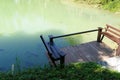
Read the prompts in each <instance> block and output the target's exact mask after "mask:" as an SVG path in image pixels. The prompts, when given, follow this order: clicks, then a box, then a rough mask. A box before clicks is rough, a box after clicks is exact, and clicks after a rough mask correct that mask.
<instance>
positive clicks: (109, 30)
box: [105, 24, 120, 38]
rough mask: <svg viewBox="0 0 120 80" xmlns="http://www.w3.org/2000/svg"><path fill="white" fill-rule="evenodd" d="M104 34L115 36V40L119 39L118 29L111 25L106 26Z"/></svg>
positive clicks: (119, 31) (119, 30) (119, 32)
mask: <svg viewBox="0 0 120 80" xmlns="http://www.w3.org/2000/svg"><path fill="white" fill-rule="evenodd" d="M105 32H107V33H109V34H111V35H113V36H115V37H116V38H120V29H117V28H115V27H113V26H111V25H108V24H106V29H105Z"/></svg>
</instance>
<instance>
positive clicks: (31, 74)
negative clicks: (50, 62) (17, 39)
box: [0, 62, 120, 80]
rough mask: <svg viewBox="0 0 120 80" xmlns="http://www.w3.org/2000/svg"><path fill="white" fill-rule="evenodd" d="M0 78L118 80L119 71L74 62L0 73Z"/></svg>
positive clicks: (119, 79) (1, 79)
mask: <svg viewBox="0 0 120 80" xmlns="http://www.w3.org/2000/svg"><path fill="white" fill-rule="evenodd" d="M0 80H120V73H118V72H115V71H111V70H109V69H105V68H102V67H101V66H100V65H98V64H96V63H92V62H89V63H75V64H70V65H67V66H65V68H64V69H60V68H59V67H57V68H49V67H45V68H31V69H27V70H24V71H22V72H21V73H16V74H14V75H11V73H0Z"/></svg>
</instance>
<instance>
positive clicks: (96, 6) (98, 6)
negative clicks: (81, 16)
mask: <svg viewBox="0 0 120 80" xmlns="http://www.w3.org/2000/svg"><path fill="white" fill-rule="evenodd" d="M61 2H62V3H64V4H67V5H72V6H76V7H78V8H79V7H81V6H82V7H89V8H94V9H99V10H104V11H106V12H109V13H113V14H114V15H117V16H120V11H116V12H111V11H109V10H105V9H103V8H102V7H101V4H88V3H86V2H85V1H74V0H61Z"/></svg>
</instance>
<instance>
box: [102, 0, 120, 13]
mask: <svg viewBox="0 0 120 80" xmlns="http://www.w3.org/2000/svg"><path fill="white" fill-rule="evenodd" d="M102 7H103V8H104V9H106V10H109V11H112V12H117V11H120V1H119V0H114V1H110V2H108V3H107V4H103V6H102Z"/></svg>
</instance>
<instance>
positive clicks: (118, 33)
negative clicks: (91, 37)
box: [98, 24, 120, 56]
mask: <svg viewBox="0 0 120 80" xmlns="http://www.w3.org/2000/svg"><path fill="white" fill-rule="evenodd" d="M104 36H106V37H107V38H109V39H111V40H112V41H114V42H116V43H117V44H118V48H117V49H116V55H117V56H118V55H120V29H117V28H115V27H113V26H111V25H108V24H106V28H105V31H102V28H101V30H99V39H98V42H102V40H103V38H104Z"/></svg>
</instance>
